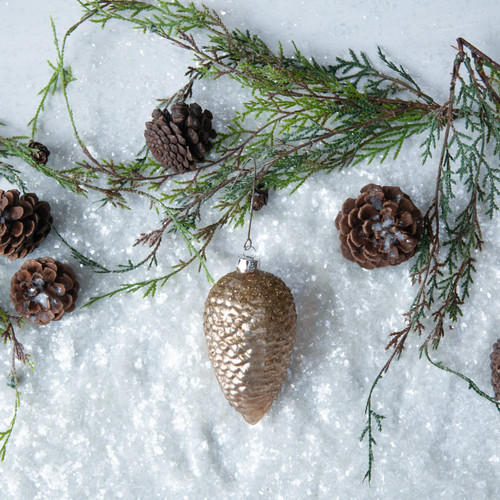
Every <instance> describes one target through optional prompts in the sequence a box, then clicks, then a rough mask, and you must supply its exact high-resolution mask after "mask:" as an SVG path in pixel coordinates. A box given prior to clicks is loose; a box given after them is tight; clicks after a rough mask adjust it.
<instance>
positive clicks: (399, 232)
mask: <svg viewBox="0 0 500 500" xmlns="http://www.w3.org/2000/svg"><path fill="white" fill-rule="evenodd" d="M335 227H336V228H337V229H338V230H339V239H340V248H341V251H342V255H343V256H344V257H345V258H346V259H348V260H350V261H352V262H356V263H357V264H359V265H360V266H361V267H364V268H365V269H374V268H376V267H386V266H396V265H398V264H401V263H402V262H404V261H405V260H408V259H409V258H410V257H412V256H413V255H414V254H415V252H416V251H417V245H418V242H419V241H420V237H421V236H422V214H421V213H420V210H419V209H418V208H417V207H416V206H415V205H414V204H413V202H412V201H411V199H410V197H409V196H408V195H407V194H405V193H403V191H401V189H400V188H398V187H393V186H383V187H382V186H378V185H376V184H368V185H367V186H365V187H364V188H363V189H361V194H360V195H359V196H358V197H357V198H356V199H354V198H348V199H347V200H346V201H345V202H344V204H343V205H342V211H341V212H339V214H338V215H337V218H336V219H335Z"/></svg>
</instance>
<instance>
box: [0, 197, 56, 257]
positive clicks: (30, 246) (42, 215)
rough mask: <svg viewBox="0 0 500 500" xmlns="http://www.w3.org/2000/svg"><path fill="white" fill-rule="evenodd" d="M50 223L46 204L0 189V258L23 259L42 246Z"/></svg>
mask: <svg viewBox="0 0 500 500" xmlns="http://www.w3.org/2000/svg"><path fill="white" fill-rule="evenodd" d="M51 223H52V216H51V215H50V205H49V204H48V203H47V202H46V201H39V200H38V196H37V195H36V194H35V193H27V194H23V195H19V191H18V190H17V189H10V190H9V191H2V190H1V189H0V255H5V256H6V257H7V258H8V259H9V260H16V259H18V258H21V259H22V258H24V257H25V256H26V255H27V254H29V253H31V252H32V251H33V250H34V249H35V248H36V247H38V246H39V245H40V243H42V241H43V240H44V239H45V237H46V236H47V234H48V233H49V232H50V228H51V226H50V225H51Z"/></svg>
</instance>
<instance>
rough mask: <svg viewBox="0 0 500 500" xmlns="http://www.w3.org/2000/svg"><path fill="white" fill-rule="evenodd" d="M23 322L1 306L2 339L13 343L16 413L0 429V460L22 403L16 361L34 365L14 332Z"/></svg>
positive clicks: (11, 377)
mask: <svg viewBox="0 0 500 500" xmlns="http://www.w3.org/2000/svg"><path fill="white" fill-rule="evenodd" d="M21 323H22V319H21V318H20V317H17V316H10V315H9V314H8V313H7V312H5V311H4V310H3V309H2V308H0V329H1V330H2V333H0V339H2V340H3V343H4V344H6V343H7V342H10V343H11V344H12V367H11V370H10V373H9V376H8V382H7V383H8V385H9V386H10V387H12V388H13V389H14V390H15V398H14V414H13V416H12V418H11V420H10V422H9V425H8V427H7V429H6V430H5V431H2V430H0V462H3V461H4V459H5V453H6V451H7V444H8V442H9V439H10V438H11V435H12V431H13V430H14V425H15V424H16V420H17V411H18V409H19V405H20V404H21V394H20V392H19V390H18V385H17V371H16V361H20V362H21V363H22V364H24V365H25V364H28V365H29V366H31V367H32V364H31V361H30V359H29V355H27V354H25V353H24V349H23V346H22V344H20V343H19V341H18V340H17V338H16V335H15V332H14V324H15V325H17V326H19V325H21Z"/></svg>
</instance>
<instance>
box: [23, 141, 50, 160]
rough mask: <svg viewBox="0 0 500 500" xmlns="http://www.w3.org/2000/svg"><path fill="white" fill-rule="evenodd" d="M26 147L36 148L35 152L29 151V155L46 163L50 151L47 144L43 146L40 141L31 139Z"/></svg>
mask: <svg viewBox="0 0 500 500" xmlns="http://www.w3.org/2000/svg"><path fill="white" fill-rule="evenodd" d="M28 147H29V148H31V149H37V151H36V152H34V153H31V157H32V158H33V160H35V161H36V162H37V163H40V164H42V165H45V164H46V163H47V160H48V159H49V155H50V151H49V150H48V148H47V146H44V145H43V144H42V143H41V142H35V141H31V142H30V143H29V144H28Z"/></svg>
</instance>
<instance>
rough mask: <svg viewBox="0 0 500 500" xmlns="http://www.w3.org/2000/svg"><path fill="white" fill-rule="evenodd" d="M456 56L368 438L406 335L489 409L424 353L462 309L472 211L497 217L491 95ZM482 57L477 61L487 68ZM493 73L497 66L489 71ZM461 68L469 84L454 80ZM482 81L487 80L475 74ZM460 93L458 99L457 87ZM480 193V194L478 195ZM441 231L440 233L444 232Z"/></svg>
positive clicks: (499, 140) (430, 140) (499, 184)
mask: <svg viewBox="0 0 500 500" xmlns="http://www.w3.org/2000/svg"><path fill="white" fill-rule="evenodd" d="M458 45H459V52H458V54H457V56H456V58H455V61H454V65H453V72H452V78H451V85H450V97H449V101H448V103H447V108H446V114H445V117H444V118H445V120H446V126H445V130H444V134H443V143H442V148H441V156H440V161H439V165H438V172H437V177H436V188H435V196H434V199H433V201H432V203H431V206H430V207H429V210H428V212H427V214H426V217H425V224H424V226H425V227H424V235H423V238H422V242H421V245H420V248H419V253H418V257H417V262H416V264H415V266H414V267H413V269H412V277H413V281H414V284H416V285H418V291H417V294H416V296H415V298H414V300H413V303H412V305H411V307H410V309H409V311H408V312H407V313H405V315H404V316H405V319H406V323H407V325H406V327H405V328H404V329H402V330H400V331H398V332H394V333H391V335H390V341H389V343H388V345H387V349H392V353H391V355H390V356H389V358H388V360H387V362H386V364H385V365H384V367H383V368H382V370H381V371H380V373H379V375H378V376H377V377H376V379H375V381H374V383H373V385H372V388H371V390H370V393H369V396H368V400H367V407H366V413H367V414H368V421H367V426H366V428H365V431H364V434H363V436H364V435H366V434H367V433H368V435H369V436H371V435H372V427H373V423H372V414H371V412H372V409H371V408H372V395H373V389H374V388H375V386H376V385H377V384H378V383H379V381H380V379H381V375H382V374H383V373H385V372H387V370H388V369H389V367H390V365H391V363H392V361H393V360H394V359H395V358H396V357H397V358H399V357H400V356H401V354H402V352H403V350H404V346H405V342H406V340H407V338H408V336H409V335H410V334H411V333H416V334H418V335H422V334H423V333H424V332H425V330H426V329H428V330H429V332H428V334H427V336H426V338H425V340H424V342H423V344H422V347H421V355H422V353H424V354H425V355H426V357H427V359H428V360H429V361H430V362H431V363H432V364H433V365H434V366H436V367H438V368H440V369H443V370H445V371H448V372H450V373H454V374H455V375H457V376H459V377H460V378H462V379H463V380H466V381H467V382H468V383H469V387H470V388H471V389H473V390H474V391H475V392H476V393H477V394H478V395H480V396H481V397H484V398H486V399H487V400H489V401H490V402H494V403H495V404H496V405H497V408H498V403H496V402H495V401H494V400H493V399H492V398H491V397H490V396H488V395H486V394H485V393H484V392H483V391H481V390H480V389H479V388H478V386H477V385H476V384H475V383H474V382H473V381H472V380H471V379H469V378H467V377H465V376H464V375H463V374H460V373H459V372H456V371H454V370H451V369H449V368H446V367H444V365H442V364H441V363H436V362H433V361H432V360H431V358H430V356H429V353H428V350H429V346H431V347H432V348H433V349H437V348H438V346H439V343H440V341H441V340H442V338H443V337H444V335H445V325H446V324H447V323H454V322H456V321H458V319H459V317H460V316H461V315H462V307H463V304H464V303H465V301H466V299H467V298H468V296H469V290H470V287H471V285H472V284H473V276H474V273H475V271H476V269H475V261H476V258H477V254H478V252H480V251H481V250H482V247H483V239H482V231H481V226H480V223H479V217H478V212H479V210H480V209H481V207H483V209H485V211H486V214H487V215H489V217H490V218H491V217H493V216H494V213H495V212H496V211H497V210H498V204H497V202H496V197H497V195H498V194H499V192H500V191H499V189H500V177H499V176H498V168H497V167H495V166H493V165H491V163H490V160H489V159H488V158H489V156H488V154H487V149H489V151H492V152H493V157H494V158H495V159H496V160H497V161H498V157H499V154H500V134H499V133H498V132H499V130H500V122H499V120H498V117H497V115H496V114H495V105H496V103H495V101H496V98H495V96H494V95H493V94H492V93H491V89H490V88H489V87H488V86H487V85H482V84H480V83H479V78H478V77H477V71H476V68H477V67H480V68H481V71H482V70H483V68H484V65H480V64H479V60H481V58H483V56H484V54H482V53H480V52H479V51H477V49H475V48H474V47H473V46H472V45H470V44H468V42H465V41H463V40H462V39H459V40H458ZM464 47H467V48H469V49H470V50H471V51H472V56H473V58H474V59H475V61H476V65H475V68H474V67H473V66H472V65H471V61H470V57H469V56H468V54H467V53H466V52H465V50H464ZM488 59H489V58H487V57H484V58H483V59H482V60H484V61H488ZM488 62H489V63H490V65H491V66H494V67H495V68H496V63H494V64H491V61H488ZM462 67H464V68H465V71H466V75H467V77H468V80H469V81H468V82H467V81H465V80H464V79H463V77H462V76H461V75H460V70H461V68H462ZM480 77H481V80H482V81H483V82H484V81H485V80H487V81H488V82H489V81H490V79H489V78H490V77H489V76H485V75H480ZM458 82H460V83H461V85H460V88H459V89H458V92H457V83H458ZM456 104H458V105H459V106H460V107H459V110H460V111H459V116H460V117H462V118H463V119H464V126H465V132H462V131H459V130H458V129H457V128H456V127H455V125H454V121H455V119H454V114H455V111H454V107H453V106H454V105H456ZM435 130H436V129H435V128H434V127H432V128H431V130H430V135H429V136H428V137H427V139H426V140H425V141H424V143H423V147H424V154H423V158H424V161H425V160H426V159H428V158H429V157H431V148H433V147H435V146H436V143H437V138H439V133H438V134H436V132H435ZM458 183H462V184H463V185H464V186H465V187H466V191H467V195H468V199H467V200H466V205H465V207H464V208H462V209H461V210H459V211H458V212H457V209H456V208H453V207H452V200H453V198H454V196H455V195H454V186H455V185H456V184H458ZM485 187H486V188H487V189H486V190H485V189H484V188H485ZM442 225H443V226H444V231H443V227H442ZM368 460H369V467H368V472H367V476H366V477H368V478H369V479H371V477H372V469H373V442H372V441H371V440H370V439H369V445H368Z"/></svg>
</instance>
